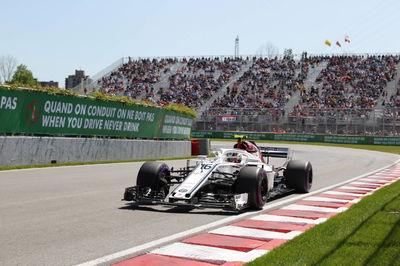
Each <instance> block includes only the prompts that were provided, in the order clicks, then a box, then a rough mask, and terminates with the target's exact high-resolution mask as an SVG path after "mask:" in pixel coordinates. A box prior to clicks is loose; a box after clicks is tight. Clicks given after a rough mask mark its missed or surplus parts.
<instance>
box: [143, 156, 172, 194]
mask: <svg viewBox="0 0 400 266" xmlns="http://www.w3.org/2000/svg"><path fill="white" fill-rule="evenodd" d="M169 175H170V174H169V167H168V166H167V165H166V164H165V163H161V162H145V163H144V164H143V165H142V167H140V170H139V173H138V176H137V179H136V185H137V186H139V187H143V188H144V187H147V188H150V189H151V190H152V191H163V192H164V195H165V196H166V195H168V193H169V186H168V179H169Z"/></svg>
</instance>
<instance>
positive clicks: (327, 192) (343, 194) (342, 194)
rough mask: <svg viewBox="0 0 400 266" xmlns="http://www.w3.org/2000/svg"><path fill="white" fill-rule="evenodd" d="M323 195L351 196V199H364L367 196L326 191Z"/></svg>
mask: <svg viewBox="0 0 400 266" xmlns="http://www.w3.org/2000/svg"><path fill="white" fill-rule="evenodd" d="M324 194H330V195H340V196H352V197H360V198H361V197H364V196H366V195H367V194H356V193H347V192H340V191H326V192H324Z"/></svg>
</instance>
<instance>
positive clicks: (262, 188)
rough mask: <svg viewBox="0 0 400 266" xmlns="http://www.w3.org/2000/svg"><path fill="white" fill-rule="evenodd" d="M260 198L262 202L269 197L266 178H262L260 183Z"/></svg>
mask: <svg viewBox="0 0 400 266" xmlns="http://www.w3.org/2000/svg"><path fill="white" fill-rule="evenodd" d="M260 196H261V197H260V198H261V201H262V202H266V201H267V198H268V182H267V180H266V179H265V178H263V179H262V181H261V184H260Z"/></svg>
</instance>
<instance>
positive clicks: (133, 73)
mask: <svg viewBox="0 0 400 266" xmlns="http://www.w3.org/2000/svg"><path fill="white" fill-rule="evenodd" d="M399 63H400V56H398V55H385V56H368V55H365V56H332V57H326V56H324V57H321V56H316V57H309V58H306V59H304V60H297V61H295V60H293V59H292V58H261V57H251V58H249V57H246V58H229V57H225V58H223V57H215V58H204V57H203V58H180V59H176V58H164V59H138V60H132V59H129V61H128V62H127V63H125V64H123V65H122V66H120V67H119V68H117V69H115V70H114V71H112V72H111V73H110V74H109V75H106V76H104V77H102V78H101V79H100V80H99V81H97V90H99V91H101V92H103V93H107V94H115V95H125V96H128V97H132V98H135V99H142V100H149V101H153V102H154V103H156V104H158V105H160V106H162V105H165V104H169V103H180V104H184V105H187V106H189V107H191V108H193V109H196V110H198V111H200V112H201V113H199V116H200V117H201V118H202V119H206V120H207V119H208V120H207V121H211V120H210V117H214V120H212V121H216V119H215V117H217V116H246V117H247V118H246V119H247V120H249V119H250V120H251V121H275V122H280V123H285V122H289V123H291V122H293V121H297V123H299V121H301V123H303V124H304V123H320V122H321V121H325V122H326V121H327V119H328V120H329V121H347V122H348V121H350V120H353V121H355V120H360V121H367V120H368V119H376V118H379V117H382V118H393V117H396V116H398V114H399V113H398V111H397V109H389V108H397V107H400V83H399V75H398V66H399ZM246 119H245V120H246ZM245 120H241V121H242V122H243V121H245ZM247 120H246V121H247ZM304 121H305V122H304Z"/></svg>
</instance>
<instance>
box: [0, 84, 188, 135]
mask: <svg viewBox="0 0 400 266" xmlns="http://www.w3.org/2000/svg"><path fill="white" fill-rule="evenodd" d="M192 120H193V118H192V117H190V116H188V115H185V114H182V113H178V112H174V111H168V110H164V109H161V108H157V107H144V106H134V105H127V104H124V103H120V102H111V101H100V100H94V99H91V98H87V97H75V96H65V95H52V94H48V93H43V92H40V91H35V90H14V89H7V88H2V87H0V134H29V135H38V134H44V135H52V136H60V135H63V136H65V135H67V136H108V137H126V138H145V139H189V138H190V133H191V127H192V122H193V121H192Z"/></svg>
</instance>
